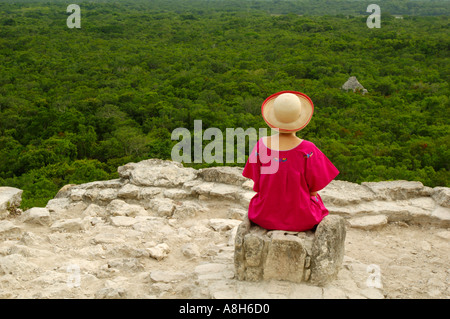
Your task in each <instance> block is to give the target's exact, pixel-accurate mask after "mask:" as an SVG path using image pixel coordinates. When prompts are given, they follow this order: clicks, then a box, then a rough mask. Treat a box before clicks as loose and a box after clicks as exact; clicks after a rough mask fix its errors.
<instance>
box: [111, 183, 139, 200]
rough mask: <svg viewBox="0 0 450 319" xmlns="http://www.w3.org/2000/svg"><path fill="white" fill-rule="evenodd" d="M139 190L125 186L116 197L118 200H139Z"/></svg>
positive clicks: (134, 186)
mask: <svg viewBox="0 0 450 319" xmlns="http://www.w3.org/2000/svg"><path fill="white" fill-rule="evenodd" d="M140 190H141V188H140V187H138V186H136V185H133V184H125V185H124V186H122V188H120V189H119V190H118V192H117V197H119V198H131V199H137V198H139V193H140Z"/></svg>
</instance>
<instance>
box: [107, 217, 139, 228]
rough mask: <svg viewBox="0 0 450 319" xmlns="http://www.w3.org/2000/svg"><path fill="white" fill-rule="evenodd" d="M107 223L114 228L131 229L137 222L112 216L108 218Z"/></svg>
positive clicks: (131, 218)
mask: <svg viewBox="0 0 450 319" xmlns="http://www.w3.org/2000/svg"><path fill="white" fill-rule="evenodd" d="M109 221H110V223H111V225H113V226H116V227H131V226H133V225H134V224H135V223H136V222H137V221H136V219H134V218H133V217H127V216H112V217H109Z"/></svg>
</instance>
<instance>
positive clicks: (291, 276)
mask: <svg viewBox="0 0 450 319" xmlns="http://www.w3.org/2000/svg"><path fill="white" fill-rule="evenodd" d="M345 233H346V229H345V222H344V219H343V218H342V217H340V216H326V217H325V218H324V219H323V220H322V222H321V223H320V224H319V226H318V227H317V230H316V233H315V234H314V235H312V234H313V232H312V231H308V232H287V231H270V232H268V231H267V230H265V229H263V228H261V227H259V226H257V225H254V224H253V225H252V224H251V223H250V221H249V220H248V219H245V220H244V221H243V222H242V223H241V224H240V225H239V227H238V228H237V231H236V236H235V254H234V265H235V273H236V278H237V279H239V280H247V281H260V280H271V279H275V280H287V281H290V282H296V283H300V282H305V281H309V280H310V278H311V282H314V283H316V284H325V283H327V282H329V281H331V280H333V279H335V277H336V276H337V273H338V272H339V270H340V267H341V264H342V260H343V256H344V241H345Z"/></svg>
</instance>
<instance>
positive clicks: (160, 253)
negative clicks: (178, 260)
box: [148, 243, 170, 260]
mask: <svg viewBox="0 0 450 319" xmlns="http://www.w3.org/2000/svg"><path fill="white" fill-rule="evenodd" d="M148 252H149V253H150V257H152V258H154V259H156V260H162V259H164V258H166V257H167V255H168V254H169V252H170V248H169V245H167V244H166V243H162V244H159V245H156V246H154V247H152V248H148Z"/></svg>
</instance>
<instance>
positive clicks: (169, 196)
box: [0, 159, 450, 298]
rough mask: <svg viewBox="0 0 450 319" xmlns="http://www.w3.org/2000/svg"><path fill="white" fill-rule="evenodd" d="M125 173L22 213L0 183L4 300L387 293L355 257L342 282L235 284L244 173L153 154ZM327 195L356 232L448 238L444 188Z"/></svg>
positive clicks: (245, 197)
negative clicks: (423, 229)
mask: <svg viewBox="0 0 450 319" xmlns="http://www.w3.org/2000/svg"><path fill="white" fill-rule="evenodd" d="M118 172H119V178H118V179H114V180H108V181H96V182H92V183H86V184H81V185H66V186H64V187H63V188H62V189H61V190H60V191H59V192H58V194H57V195H56V196H55V198H54V199H52V200H50V201H49V202H48V203H47V205H46V207H34V208H31V209H28V210H26V211H24V212H21V211H20V209H18V206H19V205H20V196H21V190H17V189H14V188H10V187H2V188H0V239H1V240H2V241H1V242H0V297H1V298H384V296H385V294H384V292H383V289H382V287H378V286H376V285H367V282H366V281H365V280H361V278H364V279H365V278H367V276H368V275H367V273H366V271H367V269H368V268H367V267H368V266H369V265H365V264H364V263H362V262H360V261H358V260H356V259H355V258H350V257H348V256H344V267H343V269H342V270H341V271H340V273H339V276H338V278H337V280H336V281H335V282H333V283H331V284H328V285H326V286H324V287H317V286H314V285H310V284H306V283H292V282H286V281H280V280H276V279H272V280H268V281H264V282H243V281H240V280H238V279H237V278H236V276H235V271H234V260H233V257H234V241H235V236H236V231H237V229H238V226H239V225H240V224H241V222H242V220H244V219H245V216H246V212H247V207H248V203H249V201H250V199H251V198H252V197H253V195H254V192H253V191H252V186H253V185H252V182H251V181H249V180H247V179H245V178H244V177H242V175H241V173H242V169H241V168H236V167H215V168H207V169H201V170H195V169H192V168H185V167H183V166H182V165H181V164H180V163H176V162H171V161H162V160H156V159H150V160H145V161H142V162H139V163H129V164H126V165H124V166H121V167H119V168H118ZM320 193H321V196H322V199H323V201H324V202H325V205H326V206H327V208H328V209H329V211H330V215H339V216H342V217H343V218H344V219H345V221H346V225H347V227H348V228H349V229H364V230H367V231H376V230H379V229H381V228H383V227H387V225H389V224H390V223H400V224H401V223H404V224H406V225H423V226H427V227H437V228H440V229H443V231H444V232H446V234H448V231H447V230H445V229H447V228H448V227H449V225H450V190H449V189H448V188H445V187H435V188H429V187H425V186H423V185H422V184H421V183H420V182H408V181H390V182H378V183H362V184H361V185H359V184H354V183H349V182H343V181H333V182H332V183H331V184H330V185H329V186H327V188H326V189H324V190H322V191H321V192H320ZM444 235H445V234H444ZM444 237H445V236H444ZM447 237H448V236H447ZM444 293H446V292H444Z"/></svg>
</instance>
